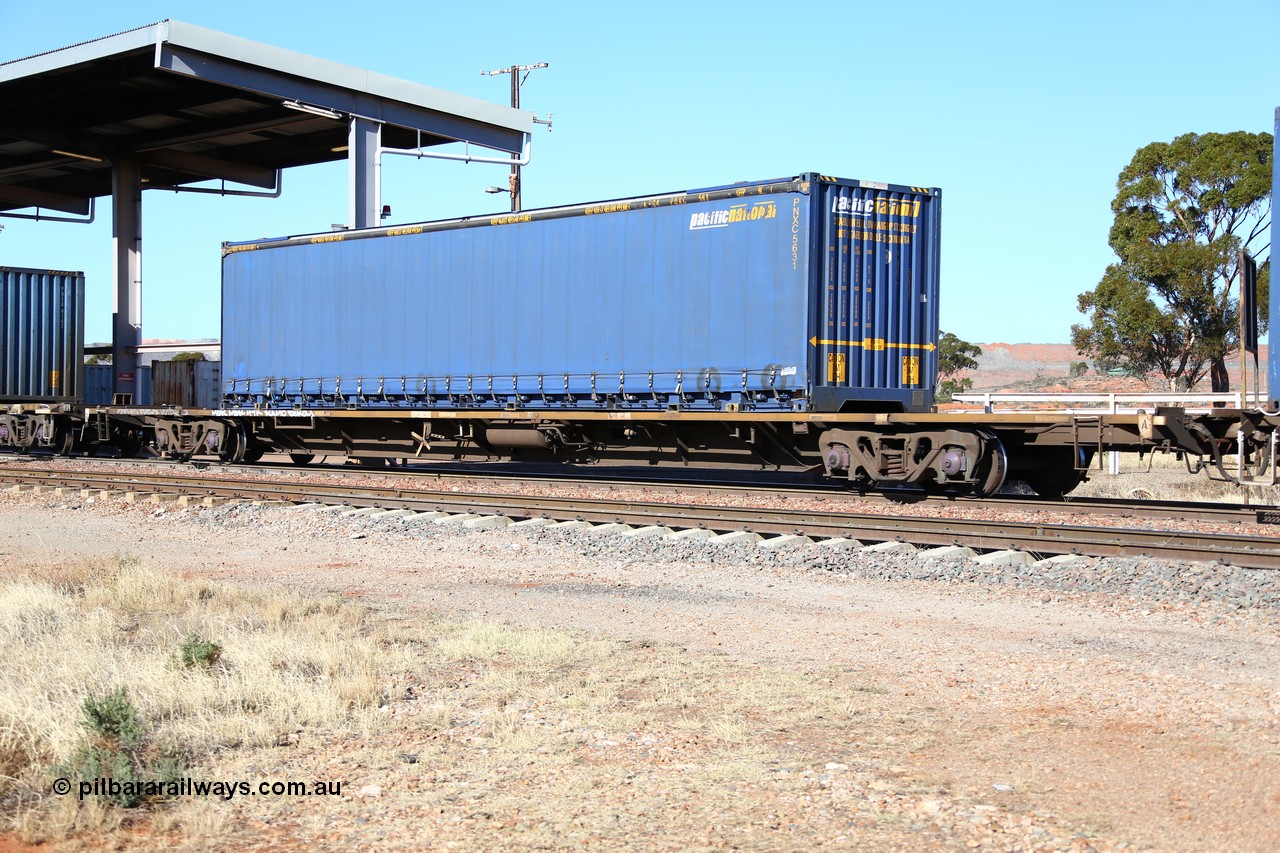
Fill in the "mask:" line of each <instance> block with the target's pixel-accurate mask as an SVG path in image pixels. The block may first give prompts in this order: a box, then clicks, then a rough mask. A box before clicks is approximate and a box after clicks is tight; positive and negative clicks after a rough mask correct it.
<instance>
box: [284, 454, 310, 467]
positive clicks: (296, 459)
mask: <svg viewBox="0 0 1280 853" xmlns="http://www.w3.org/2000/svg"><path fill="white" fill-rule="evenodd" d="M315 458H316V455H315V454H314V453H290V454H289V461H290V462H292V463H293V464H294V465H310V464H311V463H312V462H314V461H315Z"/></svg>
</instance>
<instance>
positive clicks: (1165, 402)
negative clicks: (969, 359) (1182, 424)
mask: <svg viewBox="0 0 1280 853" xmlns="http://www.w3.org/2000/svg"><path fill="white" fill-rule="evenodd" d="M951 399H952V400H954V401H955V402H957V403H973V404H977V405H980V406H982V411H984V412H986V413H988V414H990V413H991V412H994V411H996V409H997V407H1000V408H1012V409H1016V410H1020V411H1026V410H1028V407H1030V409H1031V410H1032V411H1046V412H1048V411H1052V412H1064V411H1065V412H1069V413H1076V412H1078V413H1081V414H1112V415H1121V414H1134V413H1136V412H1137V411H1138V410H1139V409H1151V408H1152V407H1154V406H1157V405H1159V406H1181V407H1183V408H1185V409H1186V410H1187V411H1192V412H1194V411H1205V412H1208V411H1212V410H1213V409H1214V408H1228V409H1257V408H1260V407H1261V406H1262V404H1263V403H1265V402H1267V397H1266V395H1264V394H1255V393H1253V392H1241V391H1229V392H1223V393H1219V394H1212V393H1210V394H1176V393H1165V394H1072V393H1065V394H1011V393H986V394H955V395H953V396H952V398H951ZM1035 407H1039V408H1038V409H1037V408H1035Z"/></svg>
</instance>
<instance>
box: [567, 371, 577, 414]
mask: <svg viewBox="0 0 1280 853" xmlns="http://www.w3.org/2000/svg"><path fill="white" fill-rule="evenodd" d="M564 403H565V405H566V406H576V405H578V401H577V400H575V399H574V397H573V394H571V393H569V374H568V373H566V374H565V375H564Z"/></svg>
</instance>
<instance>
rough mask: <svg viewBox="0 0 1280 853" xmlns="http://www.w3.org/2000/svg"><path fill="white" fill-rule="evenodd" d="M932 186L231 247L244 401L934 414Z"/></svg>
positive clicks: (614, 207) (935, 212)
mask: <svg viewBox="0 0 1280 853" xmlns="http://www.w3.org/2000/svg"><path fill="white" fill-rule="evenodd" d="M940 205H941V195H940V192H939V191H938V190H936V189H921V188H916V187H904V186H896V185H889V184H881V183H870V182H864V181H850V180H840V179H833V178H826V177H819V176H817V175H813V174H806V175H801V176H799V177H796V178H791V179H786V180H780V181H768V182H758V183H749V184H736V185H732V186H725V187H713V188H708V189H702V190H690V191H687V192H679V193H667V194H663V195H656V196H647V197H642V198H634V199H623V200H618V201H610V202H601V203H596V204H589V205H579V206H573V207H564V208H551V209H544V210H534V211H525V212H522V213H515V214H506V215H498V216H487V217H479V218H469V219H456V220H448V221H442V222H429V223H421V224H417V225H406V226H397V227H392V228H378V229H368V230H364V231H339V232H333V233H328V234H317V235H308V236H302V237H292V238H285V239H280V240H270V241H259V242H255V243H240V244H227V245H225V246H224V251H223V255H224V257H223V299H222V304H223V327H222V343H223V389H224V394H225V395H226V396H227V397H228V398H229V400H230V401H232V402H233V403H234V404H237V405H250V404H256V405H275V406H287V407H299V406H301V407H306V408H314V407H319V406H325V405H329V406H344V407H345V406H415V407H427V408H445V407H456V408H558V407H569V406H573V407H607V408H651V409H652V408H659V409H667V408H671V407H680V408H702V409H726V408H729V409H732V408H736V409H738V410H741V411H750V410H766V409H771V410H778V409H785V410H806V409H817V410H821V411H837V410H841V409H844V410H870V409H890V410H891V409H915V410H919V409H925V408H927V407H929V406H930V405H932V402H933V385H934V379H935V377H936V373H937V359H936V346H937V337H938V328H937V313H938V300H937V294H938V227H939V210H940Z"/></svg>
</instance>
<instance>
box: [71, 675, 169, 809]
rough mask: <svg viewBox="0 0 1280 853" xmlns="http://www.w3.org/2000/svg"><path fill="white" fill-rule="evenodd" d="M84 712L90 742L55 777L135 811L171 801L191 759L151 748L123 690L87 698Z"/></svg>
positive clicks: (82, 745)
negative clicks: (158, 801) (159, 800)
mask: <svg viewBox="0 0 1280 853" xmlns="http://www.w3.org/2000/svg"><path fill="white" fill-rule="evenodd" d="M83 711H84V719H83V720H81V724H82V725H83V726H84V727H85V728H86V729H88V731H89V738H88V739H87V740H86V741H85V742H83V743H81V745H80V746H78V747H77V748H76V750H75V752H73V753H72V754H71V757H70V758H69V759H68V760H67V761H66V762H64V763H62V764H58V765H56V766H54V767H53V768H52V770H51V772H52V773H53V775H54V776H56V777H58V778H63V779H67V780H69V781H70V782H71V784H72V785H73V786H78V785H79V783H81V782H83V783H88V784H90V785H93V796H96V797H97V798H98V799H100V800H102V801H103V802H106V803H109V804H111V805H115V806H119V807H120V808H125V809H132V808H137V807H138V806H141V805H144V804H145V803H146V802H147V801H148V800H151V799H154V798H155V797H163V796H166V790H167V786H169V785H170V784H173V785H177V784H178V783H179V782H180V780H181V779H182V778H183V777H184V776H186V775H187V774H188V764H187V759H186V756H184V755H182V754H180V753H178V752H175V751H173V750H167V749H157V748H156V747H155V746H154V745H152V744H149V743H147V738H146V726H145V725H144V723H143V721H142V718H141V717H140V716H139V715H138V709H137V708H136V707H135V706H134V704H133V702H132V700H130V699H129V694H128V693H127V692H126V691H125V689H124V688H123V687H122V688H120V689H119V690H116V691H114V692H112V693H108V694H107V695H106V696H104V697H101V698H97V697H94V696H90V697H88V698H86V699H85V700H84V706H83ZM167 793H168V795H172V793H173V792H172V791H167Z"/></svg>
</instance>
